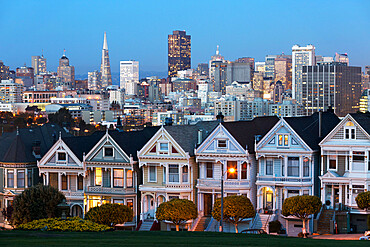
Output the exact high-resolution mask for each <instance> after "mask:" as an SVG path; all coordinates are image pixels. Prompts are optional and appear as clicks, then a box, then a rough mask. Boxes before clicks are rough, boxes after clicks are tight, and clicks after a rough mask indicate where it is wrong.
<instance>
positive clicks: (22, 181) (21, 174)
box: [17, 170, 25, 188]
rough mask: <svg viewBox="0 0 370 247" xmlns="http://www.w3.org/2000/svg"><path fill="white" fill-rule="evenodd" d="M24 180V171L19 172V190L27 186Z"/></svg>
mask: <svg viewBox="0 0 370 247" xmlns="http://www.w3.org/2000/svg"><path fill="white" fill-rule="evenodd" d="M24 179H25V176H24V170H18V171H17V187H18V188H24V186H25V184H24Z"/></svg>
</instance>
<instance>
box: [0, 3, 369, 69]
mask: <svg viewBox="0 0 370 247" xmlns="http://www.w3.org/2000/svg"><path fill="white" fill-rule="evenodd" d="M67 2H68V1H67ZM163 2H164V3H165V1H163ZM85 3H86V2H79V3H75V2H72V1H71V2H68V4H67V3H66V2H65V1H64V2H53V3H49V2H46V1H38V2H37V3H36V4H33V3H28V2H23V3H22V4H19V3H17V4H16V3H9V4H7V5H8V11H7V12H6V13H5V12H4V13H2V14H1V16H2V18H1V17H0V20H1V21H2V23H3V26H4V30H3V31H4V32H5V33H7V34H8V35H7V38H6V39H2V40H1V42H0V44H1V45H0V54H1V57H0V60H3V62H4V64H6V65H8V66H10V67H11V69H13V70H14V69H15V68H16V67H20V66H22V65H23V64H24V63H25V62H26V64H27V65H28V66H30V65H31V56H37V55H41V54H42V51H43V55H44V57H45V58H46V59H47V64H48V70H51V71H56V68H57V64H58V59H59V58H60V56H61V55H62V54H63V49H66V55H67V57H68V58H69V59H70V61H71V63H72V64H73V65H74V66H75V67H76V75H81V74H87V72H88V71H94V70H97V69H99V67H100V62H101V59H100V56H101V55H100V51H101V47H102V44H103V43H102V38H101V37H102V34H103V33H104V31H106V32H107V34H108V36H109V43H110V44H109V47H110V60H111V69H112V72H113V73H117V72H119V61H121V60H136V61H139V62H140V66H141V67H140V70H141V71H158V72H165V71H166V70H167V36H168V34H170V33H172V31H174V30H185V31H186V32H187V34H189V35H191V37H192V61H191V63H192V68H195V67H196V66H197V64H198V63H202V62H203V63H204V62H208V61H209V59H210V57H211V56H212V55H214V54H215V51H216V45H220V53H221V54H222V55H223V56H225V59H227V60H235V59H237V58H239V57H254V58H255V61H264V58H265V56H266V55H270V54H281V53H282V52H284V53H285V54H291V48H292V46H293V45H295V44H299V45H301V46H305V45H308V44H312V45H314V46H315V47H316V54H317V55H323V56H334V55H335V53H336V52H338V53H348V56H349V58H350V64H351V65H356V66H361V67H364V66H365V65H367V64H368V62H367V61H366V58H367V57H369V55H370V48H369V47H368V46H366V40H368V39H369V37H370V34H368V33H367V32H366V31H365V28H366V26H367V25H368V24H369V23H370V17H369V15H367V12H368V10H369V9H370V4H369V3H368V2H367V1H355V2H353V4H351V6H347V5H346V2H345V1H337V2H336V4H335V6H334V5H333V4H330V3H322V2H319V1H312V2H310V3H300V2H294V1H283V2H279V3H275V2H272V1H271V2H268V4H262V3H249V2H247V3H245V2H239V1H235V2H232V3H231V4H229V5H230V6H221V4H220V3H221V2H218V1H212V2H208V1H207V2H201V3H197V5H196V6H197V7H196V8H195V9H194V6H193V5H194V4H195V2H192V1H190V2H187V5H186V6H184V11H182V13H180V14H179V15H171V13H175V12H174V11H173V10H174V8H175V7H171V6H168V5H166V7H164V8H163V6H164V5H165V4H161V5H158V6H157V5H155V4H153V3H151V2H149V1H143V2H141V3H132V2H126V3H122V2H118V1H111V2H108V3H106V4H104V6H102V5H101V4H98V2H95V1H92V2H91V5H89V6H88V7H87V6H85V5H86V4H85ZM89 3H90V2H89ZM192 6H193V7H192ZM266 6H267V7H266ZM289 6H293V7H294V9H295V11H293V12H294V13H293V12H292V11H290V8H289ZM318 7H320V8H318ZM122 8H123V9H124V10H126V11H124V13H125V15H126V16H125V19H127V20H130V21H128V22H120V18H122V17H121V15H120V14H121V12H122ZM315 8H317V9H315ZM248 9H254V10H255V11H253V12H245V11H247V10H248ZM187 10H189V11H187ZM191 10H192V11H191ZM312 10H315V11H313V12H312V13H311V11H312ZM14 11H16V12H17V13H19V14H18V15H15V16H12V15H11V13H14ZM98 11H99V12H101V13H105V14H103V18H105V21H104V22H101V21H100V20H99V21H97V20H94V18H93V17H92V16H93V14H94V13H98ZM35 12H36V13H35ZM162 12H163V13H168V14H167V15H165V16H163V15H161V13H162ZM190 12H191V13H190ZM37 13H43V15H42V16H41V15H38V16H37ZM77 13H78V15H77ZM219 13H221V16H223V17H227V18H220V17H219ZM246 13H247V14H246ZM338 13H345V17H346V18H340V19H338V18H337V16H338ZM62 14H63V15H62ZM34 15H36V17H37V18H35V16H34ZM20 16H21V17H20ZM55 16H61V17H55ZM197 16H202V18H200V19H199V18H195V17H197ZM144 17H145V18H144ZM319 17H320V18H321V20H320V18H319ZM14 18H17V21H15V19H14ZM19 18H22V19H23V20H24V21H27V22H28V23H29V25H24V21H19ZM210 19H213V20H214V21H213V22H211V23H210V22H209V20H210ZM45 20H48V21H47V22H46V21H45ZM323 20H324V21H325V22H326V25H320V23H321V21H323ZM330 20H332V21H330ZM334 20H335V21H334ZM122 23H126V24H123V26H122ZM127 23H128V24H130V25H127ZM235 23H237V24H235ZM308 23H309V24H310V25H307V24H308ZM29 26H37V29H30V28H29ZM216 27H217V28H218V29H216ZM301 27H302V28H301ZM54 29H56V30H54ZM240 30H242V31H240ZM244 30H246V31H244ZM19 33H22V39H20V38H19ZM266 34H269V35H270V36H271V38H268V37H269V36H268V35H266ZM359 36H360V37H361V39H359V38H358V37H359ZM39 37H42V38H41V39H40V38H39ZM148 37H149V38H148ZM272 37H273V38H272Z"/></svg>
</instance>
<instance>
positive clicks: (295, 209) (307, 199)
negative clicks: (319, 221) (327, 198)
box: [282, 195, 322, 237]
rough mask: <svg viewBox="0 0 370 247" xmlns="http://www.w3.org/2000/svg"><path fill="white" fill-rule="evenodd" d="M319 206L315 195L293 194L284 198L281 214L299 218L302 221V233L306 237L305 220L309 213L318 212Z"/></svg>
mask: <svg viewBox="0 0 370 247" xmlns="http://www.w3.org/2000/svg"><path fill="white" fill-rule="evenodd" d="M321 206H322V203H321V201H320V198H318V197H317V196H307V195H306V196H293V197H289V198H287V199H285V200H284V203H283V210H282V214H283V215H284V216H286V217H287V216H290V215H292V216H295V217H298V218H300V219H301V220H302V222H303V227H302V233H303V236H304V237H306V236H307V230H306V221H307V220H308V217H309V216H310V215H312V214H316V213H318V212H320V209H321Z"/></svg>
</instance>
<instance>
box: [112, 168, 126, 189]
mask: <svg viewBox="0 0 370 247" xmlns="http://www.w3.org/2000/svg"><path fill="white" fill-rule="evenodd" d="M116 172H117V173H118V172H122V176H119V174H117V175H116ZM116 182H117V183H116ZM119 182H122V185H120V183H119ZM116 184H117V185H116ZM124 185H125V170H124V169H122V168H113V187H114V188H123V187H124Z"/></svg>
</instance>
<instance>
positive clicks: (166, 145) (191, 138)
mask: <svg viewBox="0 0 370 247" xmlns="http://www.w3.org/2000/svg"><path fill="white" fill-rule="evenodd" d="M216 125H217V123H216V122H199V123H198V124H196V125H177V126H162V127H161V128H160V129H159V130H158V131H157V133H156V134H155V135H154V136H153V137H152V138H151V139H150V140H149V141H148V142H147V143H146V145H144V146H143V148H142V149H141V150H140V151H139V152H138V159H139V166H140V168H141V169H142V172H143V181H142V184H141V185H140V187H139V188H140V192H141V220H142V221H143V222H144V224H143V225H147V224H153V219H154V218H155V212H156V209H157V207H158V206H159V205H160V204H161V203H162V202H165V201H169V200H171V199H173V198H179V199H188V200H192V201H195V200H196V199H195V198H196V191H195V182H196V179H197V178H198V167H197V165H196V163H195V157H194V149H195V147H196V145H197V143H200V141H198V132H199V131H202V133H204V134H206V133H210V132H211V131H212V129H213V128H214V127H215V126H216ZM200 138H201V137H200ZM148 227H150V226H149V225H148ZM170 227H171V226H170V225H166V226H164V227H162V228H163V229H164V230H169V229H170Z"/></svg>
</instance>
